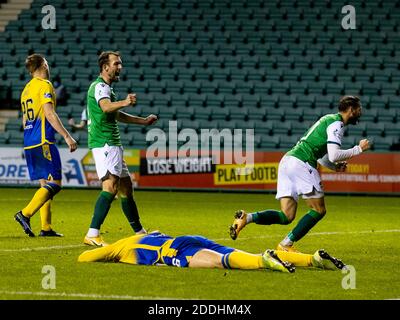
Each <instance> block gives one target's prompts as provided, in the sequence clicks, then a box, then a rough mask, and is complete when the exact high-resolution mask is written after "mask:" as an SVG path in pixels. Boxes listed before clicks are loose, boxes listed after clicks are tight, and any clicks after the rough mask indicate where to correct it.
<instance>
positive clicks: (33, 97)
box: [21, 78, 56, 149]
mask: <svg viewBox="0 0 400 320" xmlns="http://www.w3.org/2000/svg"><path fill="white" fill-rule="evenodd" d="M48 102H50V103H52V104H53V107H54V108H56V94H55V91H54V88H53V85H52V84H51V82H50V81H48V80H45V79H41V78H33V79H32V80H31V81H29V82H28V83H27V84H26V86H25V88H24V90H23V91H22V94H21V108H22V112H23V115H24V123H23V126H24V149H31V148H35V147H38V146H40V145H43V144H45V143H50V144H52V143H55V130H54V128H53V127H52V126H51V124H50V123H49V122H48V120H47V119H46V117H45V114H44V109H43V105H44V104H46V103H48Z"/></svg>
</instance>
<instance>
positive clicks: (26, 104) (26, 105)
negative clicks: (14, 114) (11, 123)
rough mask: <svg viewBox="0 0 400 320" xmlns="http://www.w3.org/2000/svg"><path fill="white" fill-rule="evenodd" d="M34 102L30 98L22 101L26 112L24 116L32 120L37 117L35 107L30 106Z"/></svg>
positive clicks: (23, 110) (23, 109)
mask: <svg viewBox="0 0 400 320" xmlns="http://www.w3.org/2000/svg"><path fill="white" fill-rule="evenodd" d="M30 104H33V100H32V99H28V100H26V101H24V102H22V112H23V113H24V116H25V117H26V118H27V119H28V120H29V121H32V120H34V119H35V113H34V111H33V108H30V107H29V105H30Z"/></svg>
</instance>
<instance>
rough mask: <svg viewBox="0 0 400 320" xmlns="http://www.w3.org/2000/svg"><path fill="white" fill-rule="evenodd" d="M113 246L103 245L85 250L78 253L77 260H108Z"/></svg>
mask: <svg viewBox="0 0 400 320" xmlns="http://www.w3.org/2000/svg"><path fill="white" fill-rule="evenodd" d="M112 251H113V248H112V247H111V246H105V247H101V248H97V249H93V250H87V251H84V252H82V253H81V254H80V256H79V257H78V262H96V261H103V262H106V261H110V260H112V259H111V256H112Z"/></svg>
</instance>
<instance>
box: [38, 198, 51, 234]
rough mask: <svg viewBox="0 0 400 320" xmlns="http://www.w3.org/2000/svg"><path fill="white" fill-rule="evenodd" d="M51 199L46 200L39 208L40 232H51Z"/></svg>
mask: <svg viewBox="0 0 400 320" xmlns="http://www.w3.org/2000/svg"><path fill="white" fill-rule="evenodd" d="M50 207H51V199H50V200H47V202H45V203H44V204H43V205H42V206H41V208H40V221H41V223H42V230H44V231H50V230H51V208H50Z"/></svg>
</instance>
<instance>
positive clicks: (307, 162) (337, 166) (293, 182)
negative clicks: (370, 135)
mask: <svg viewBox="0 0 400 320" xmlns="http://www.w3.org/2000/svg"><path fill="white" fill-rule="evenodd" d="M360 117H361V102H360V99H359V98H358V97H354V96H344V97H342V99H341V100H340V102H339V113H337V114H328V115H325V116H323V117H322V118H320V119H319V120H318V121H317V122H316V123H315V124H314V125H313V126H312V127H311V128H310V129H309V130H308V131H307V132H306V134H305V135H304V136H303V137H302V138H301V139H300V140H299V142H298V143H297V144H296V145H295V146H294V147H293V148H292V149H291V150H290V151H289V152H287V153H286V154H285V156H284V157H283V158H282V159H281V161H280V163H279V169H278V185H277V194H276V199H279V200H280V204H281V210H280V211H277V210H270V209H268V210H265V211H260V212H255V213H246V212H245V211H244V210H239V211H237V212H236V214H235V220H234V222H233V224H232V226H231V227H230V235H231V238H232V239H234V240H235V239H236V238H237V236H238V235H239V232H240V231H241V230H242V229H243V228H244V227H245V226H246V224H248V223H251V222H254V223H256V224H262V225H270V224H289V223H291V222H292V221H293V220H294V218H295V217H296V210H297V200H298V197H299V195H302V197H303V199H305V201H306V203H307V205H308V206H309V207H310V208H311V209H310V210H309V211H308V212H307V214H306V215H305V216H303V217H302V218H301V219H300V221H299V222H298V224H297V225H296V227H295V228H294V229H293V230H292V231H291V232H290V233H289V234H288V235H287V236H286V237H285V239H283V240H282V241H281V243H280V244H279V245H278V250H284V251H295V249H294V247H293V243H294V242H296V241H299V240H300V239H301V238H302V237H303V236H304V235H305V234H307V232H308V231H309V230H310V229H311V228H312V227H313V226H314V225H315V224H316V223H317V222H318V221H319V220H321V219H322V217H323V216H324V215H325V213H326V209H325V202H324V191H323V187H322V183H321V177H320V175H319V173H318V171H317V162H318V163H320V164H321V165H322V166H325V167H327V168H329V169H331V170H335V171H338V172H343V171H345V169H346V166H347V162H346V161H345V160H347V159H350V158H352V157H354V156H356V155H358V154H360V153H362V152H364V151H366V150H368V149H369V148H370V143H369V141H368V140H367V139H363V140H361V141H360V142H359V144H358V145H356V146H354V147H353V148H351V149H348V150H342V149H340V146H341V144H342V137H343V134H344V127H345V126H346V125H348V124H352V125H355V124H357V123H358V121H359V119H360Z"/></svg>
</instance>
